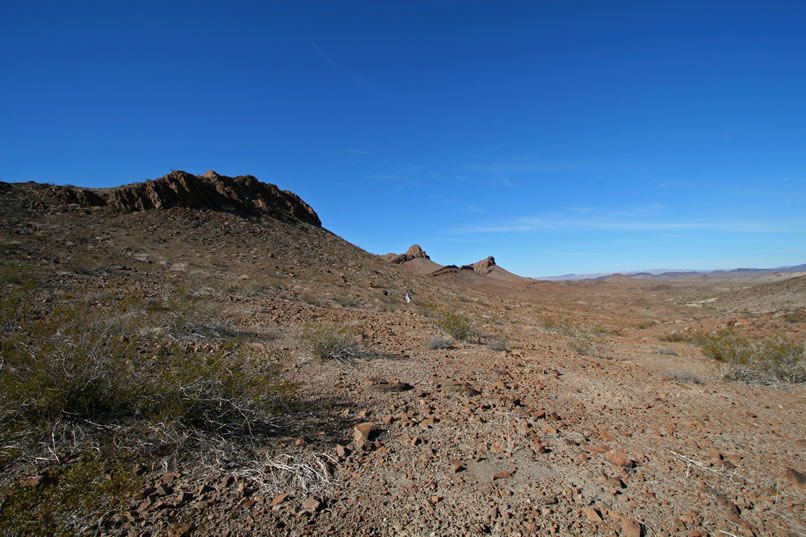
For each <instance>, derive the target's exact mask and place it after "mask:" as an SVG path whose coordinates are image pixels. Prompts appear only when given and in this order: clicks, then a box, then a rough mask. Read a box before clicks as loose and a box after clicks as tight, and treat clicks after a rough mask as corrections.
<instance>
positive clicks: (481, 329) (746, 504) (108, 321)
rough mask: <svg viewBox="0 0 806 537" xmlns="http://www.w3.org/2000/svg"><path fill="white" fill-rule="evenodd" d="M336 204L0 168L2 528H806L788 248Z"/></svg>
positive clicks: (805, 276)
mask: <svg viewBox="0 0 806 537" xmlns="http://www.w3.org/2000/svg"><path fill="white" fill-rule="evenodd" d="M261 179H264V178H261ZM323 226H324V227H323ZM326 227H327V222H320V219H319V217H318V216H317V214H316V211H315V207H314V208H312V207H310V206H308V205H307V204H306V203H305V202H304V201H303V200H302V199H300V198H299V197H298V196H296V195H295V194H292V193H290V192H287V191H283V190H280V189H279V188H277V187H275V186H273V185H270V184H268V183H264V182H261V181H259V180H258V179H256V178H254V177H251V176H241V177H235V178H232V177H224V176H221V175H218V174H216V173H215V172H212V171H211V172H208V173H206V174H204V175H201V176H197V175H193V174H189V173H185V172H181V171H176V172H172V173H170V174H169V175H166V176H165V177H162V178H160V179H156V180H153V181H147V182H143V183H134V184H131V185H126V186H121V187H117V188H110V189H86V188H78V187H70V186H52V185H45V184H36V183H16V184H11V183H0V260H1V261H0V274H2V288H1V289H2V290H1V291H0V302H1V303H2V310H1V311H0V323H1V324H0V326H2V359H0V393H1V394H2V395H0V436H2V438H1V439H0V467H1V468H2V474H0V476H2V477H0V533H2V535H8V536H11V535H20V536H22V535H73V534H75V535H104V536H106V535H108V536H113V535H114V536H118V535H121V536H123V535H125V536H141V537H146V536H151V537H156V536H162V535H168V536H172V537H187V536H191V535H200V536H242V535H243V536H246V535H395V536H420V535H422V536H430V535H485V534H489V535H521V536H526V535H579V536H593V535H613V536H615V535H620V536H626V537H640V536H652V537H654V536H685V537H705V536H711V537H721V536H743V537H752V536H766V535H775V536H780V537H795V536H804V535H806V475H804V474H806V392H805V391H804V380H806V364H805V363H804V362H805V361H804V358H803V350H804V340H806V269H804V267H802V266H801V267H795V268H793V269H788V270H787V269H779V270H764V271H738V272H733V273H732V272H730V271H725V272H719V273H712V274H707V273H687V274H677V275H676V274H659V275H652V274H642V275H632V276H630V275H609V276H606V277H602V278H598V279H589V280H580V281H542V280H536V279H531V278H526V277H522V276H519V275H516V274H513V273H511V272H509V271H507V270H506V268H505V267H500V266H498V265H497V264H496V261H495V258H494V256H495V254H496V252H489V255H490V257H487V258H486V259H483V260H480V261H479V262H477V263H474V264H472V265H464V266H462V265H445V266H443V265H440V264H437V263H435V262H434V261H433V260H431V259H430V258H429V256H428V254H427V249H428V245H427V244H422V247H421V246H417V245H414V246H412V248H411V249H409V250H408V251H407V252H395V253H391V254H389V255H386V256H377V255H373V254H370V253H368V252H365V251H363V250H362V249H360V248H358V247H357V246H354V245H352V244H350V243H349V242H347V241H345V240H343V239H342V238H340V237H339V236H338V232H339V230H331V231H328V230H327V229H326ZM413 239H414V240H412V242H415V241H416V238H413ZM801 269H804V271H799V270H801ZM407 293H410V298H411V301H410V302H408V301H407V300H406V295H407Z"/></svg>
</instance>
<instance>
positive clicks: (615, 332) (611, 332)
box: [590, 324, 624, 336]
mask: <svg viewBox="0 0 806 537" xmlns="http://www.w3.org/2000/svg"><path fill="white" fill-rule="evenodd" d="M590 332H591V333H592V334H594V335H597V336H623V335H624V331H623V330H622V329H621V328H616V327H614V326H605V325H600V324H596V325H594V326H593V328H591V329H590Z"/></svg>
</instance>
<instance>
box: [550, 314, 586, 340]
mask: <svg viewBox="0 0 806 537" xmlns="http://www.w3.org/2000/svg"><path fill="white" fill-rule="evenodd" d="M543 328H545V329H546V330H548V331H549V332H556V333H558V334H562V335H564V336H571V337H575V336H578V335H579V334H580V330H579V328H577V326H576V325H575V324H574V323H572V322H571V321H569V320H568V319H564V318H561V319H555V318H553V317H544V318H543Z"/></svg>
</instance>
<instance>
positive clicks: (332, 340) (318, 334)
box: [302, 321, 363, 363]
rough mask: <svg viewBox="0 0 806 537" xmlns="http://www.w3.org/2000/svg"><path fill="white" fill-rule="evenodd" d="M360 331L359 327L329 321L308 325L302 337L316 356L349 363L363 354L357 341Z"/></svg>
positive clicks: (321, 358)
mask: <svg viewBox="0 0 806 537" xmlns="http://www.w3.org/2000/svg"><path fill="white" fill-rule="evenodd" d="M359 332H360V330H359V329H357V328H355V327H352V326H349V325H347V324H343V323H338V322H334V321H327V322H322V323H318V324H308V325H306V326H305V329H304V331H303V333H302V339H303V341H304V342H305V343H306V344H307V346H308V348H309V349H310V351H311V354H313V355H314V357H316V358H319V359H320V360H337V361H339V362H345V363H349V362H352V361H353V360H355V359H357V358H360V357H361V356H362V355H363V352H362V349H361V348H360V346H359V344H358V343H357V342H356V336H358V335H359Z"/></svg>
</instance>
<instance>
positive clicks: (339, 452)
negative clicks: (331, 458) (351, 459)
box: [336, 444, 347, 459]
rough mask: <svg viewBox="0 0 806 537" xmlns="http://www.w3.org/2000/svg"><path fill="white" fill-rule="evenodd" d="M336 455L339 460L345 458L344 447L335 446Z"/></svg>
mask: <svg viewBox="0 0 806 537" xmlns="http://www.w3.org/2000/svg"><path fill="white" fill-rule="evenodd" d="M336 455H337V456H338V457H339V458H340V459H343V458H345V457H347V449H346V448H345V447H344V446H342V445H340V444H339V445H337V446H336Z"/></svg>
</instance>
